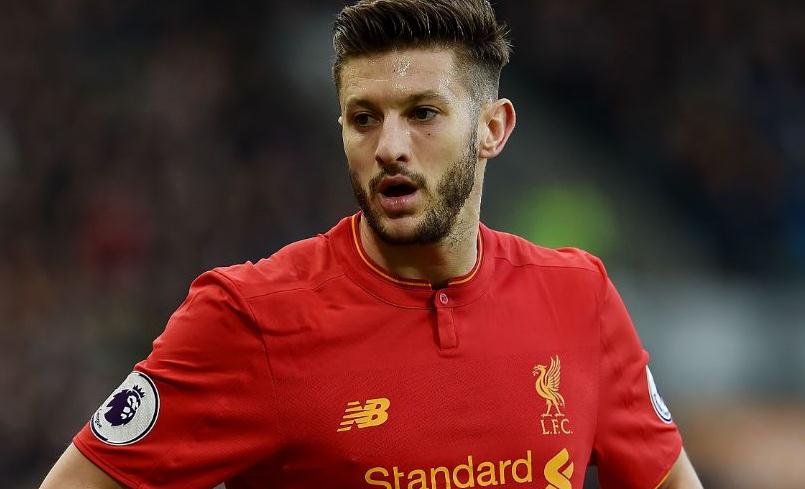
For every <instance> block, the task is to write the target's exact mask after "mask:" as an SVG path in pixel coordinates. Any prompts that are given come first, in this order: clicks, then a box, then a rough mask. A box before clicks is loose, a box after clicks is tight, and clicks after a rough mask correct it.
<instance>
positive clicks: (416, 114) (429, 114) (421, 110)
mask: <svg viewBox="0 0 805 489" xmlns="http://www.w3.org/2000/svg"><path fill="white" fill-rule="evenodd" d="M437 114H438V112H437V111H436V109H432V108H430V107H417V108H416V109H414V111H413V112H411V118H413V119H414V120H416V121H419V122H425V121H429V120H431V119H433V118H434V117H436V115H437Z"/></svg>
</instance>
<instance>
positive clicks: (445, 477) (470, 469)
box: [364, 450, 533, 489]
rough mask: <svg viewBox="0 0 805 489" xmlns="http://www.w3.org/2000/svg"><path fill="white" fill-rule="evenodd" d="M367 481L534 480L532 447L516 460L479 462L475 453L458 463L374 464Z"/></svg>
mask: <svg viewBox="0 0 805 489" xmlns="http://www.w3.org/2000/svg"><path fill="white" fill-rule="evenodd" d="M364 479H365V480H366V483H367V484H369V485H370V486H379V487H383V488H385V489H442V488H444V489H452V488H457V489H465V488H468V487H488V486H502V485H505V484H510V483H511V484H525V483H527V482H532V480H533V470H532V467H531V450H528V451H526V456H525V457H524V458H518V459H516V460H500V461H497V462H490V461H483V462H480V463H478V464H477V465H476V462H475V460H474V459H473V456H472V455H468V456H467V463H462V464H459V465H456V466H455V467H452V468H451V467H445V466H440V467H430V468H426V469H410V470H407V471H406V470H403V469H400V467H397V466H394V467H391V468H390V469H389V468H386V467H372V468H371V469H369V470H367V471H366V473H365V474H364Z"/></svg>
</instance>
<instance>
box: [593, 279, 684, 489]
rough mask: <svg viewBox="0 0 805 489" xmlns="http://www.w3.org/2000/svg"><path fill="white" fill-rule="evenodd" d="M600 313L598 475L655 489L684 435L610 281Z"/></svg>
mask: <svg viewBox="0 0 805 489" xmlns="http://www.w3.org/2000/svg"><path fill="white" fill-rule="evenodd" d="M599 313H600V321H601V323H600V327H601V331H600V335H601V357H600V364H599V369H600V384H599V385H600V388H599V405H598V418H597V419H598V420H597V425H596V433H595V442H594V446H593V458H594V462H595V463H596V465H597V466H598V478H599V481H600V484H601V487H602V488H604V489H632V488H634V489H654V488H655V487H657V486H658V485H659V484H660V483H661V482H662V480H663V479H664V478H665V477H666V475H667V474H668V472H669V471H670V469H671V467H672V466H673V464H674V462H675V461H676V459H677V457H678V456H679V453H680V450H681V447H682V439H681V437H680V435H679V431H678V430H677V427H676V425H675V424H674V423H673V421H672V419H671V416H670V413H669V412H668V410H667V408H666V407H665V404H664V402H663V401H662V399H661V398H660V397H659V394H657V391H656V388H655V387H654V382H653V379H651V374H650V373H649V371H648V360H649V355H648V353H647V352H646V351H645V350H643V347H642V346H641V344H640V340H639V339H638V337H637V332H636V331H635V328H634V326H633V325H632V321H631V319H630V318H629V314H628V313H627V311H626V307H625V306H624V304H623V301H622V300H621V298H620V295H619V294H618V292H617V291H616V290H615V287H614V285H613V284H612V282H611V281H610V280H609V279H606V284H605V292H604V294H603V299H602V303H601V305H600V311H599ZM652 399H653V400H652Z"/></svg>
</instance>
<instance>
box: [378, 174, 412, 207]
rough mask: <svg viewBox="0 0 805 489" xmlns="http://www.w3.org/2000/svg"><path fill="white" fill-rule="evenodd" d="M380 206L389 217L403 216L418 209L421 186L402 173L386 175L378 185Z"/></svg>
mask: <svg viewBox="0 0 805 489" xmlns="http://www.w3.org/2000/svg"><path fill="white" fill-rule="evenodd" d="M376 192H377V196H378V200H379V203H380V207H382V208H383V210H384V211H385V213H386V215H388V216H389V217H401V216H403V215H407V214H411V213H412V212H414V211H415V210H416V205H417V202H418V200H419V194H420V192H419V188H418V187H417V185H416V184H415V183H414V182H413V181H412V180H411V179H409V178H407V177H404V176H402V175H395V176H392V177H384V178H383V180H381V181H380V183H379V184H378V186H377V190H376Z"/></svg>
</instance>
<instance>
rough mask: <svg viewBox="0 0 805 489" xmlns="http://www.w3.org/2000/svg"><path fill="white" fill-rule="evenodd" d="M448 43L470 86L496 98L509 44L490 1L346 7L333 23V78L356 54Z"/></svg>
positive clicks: (365, 2) (377, 2)
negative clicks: (465, 72) (465, 68)
mask: <svg viewBox="0 0 805 489" xmlns="http://www.w3.org/2000/svg"><path fill="white" fill-rule="evenodd" d="M433 46H435V47H444V48H452V49H454V50H455V53H456V57H457V60H458V61H462V62H464V63H467V64H468V65H469V66H470V67H471V69H470V70H468V73H467V75H468V76H467V78H468V80H467V81H468V88H469V90H470V93H471V94H472V96H474V97H475V98H476V99H478V100H480V99H482V98H487V99H488V98H491V97H496V96H497V91H498V84H499V80H500V71H501V70H502V69H503V67H504V66H505V65H506V63H508V62H509V54H510V53H511V43H510V41H509V33H508V29H507V28H506V26H505V25H504V24H502V23H498V21H497V19H496V18H495V11H494V10H493V9H492V6H491V5H490V4H489V1H488V0H360V1H359V2H358V3H356V4H355V5H352V6H348V7H344V9H343V10H342V11H341V13H339V14H338V16H337V17H336V19H335V25H334V26H333V48H334V49H335V61H334V62H333V79H334V81H335V86H336V89H339V90H340V87H341V83H340V82H341V80H340V76H341V68H342V67H343V65H344V63H345V62H346V61H347V60H348V59H350V58H352V57H357V56H363V55H368V54H378V53H383V52H387V51H391V50H394V49H404V48H417V47H433Z"/></svg>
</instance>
